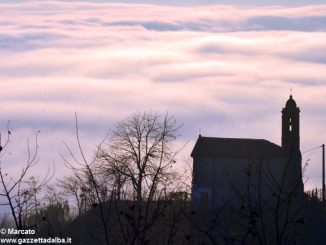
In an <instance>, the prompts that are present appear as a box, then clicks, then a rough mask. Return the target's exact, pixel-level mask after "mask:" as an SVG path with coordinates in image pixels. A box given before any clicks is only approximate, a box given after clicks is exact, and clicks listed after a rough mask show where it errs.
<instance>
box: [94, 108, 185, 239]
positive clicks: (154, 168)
mask: <svg viewBox="0 0 326 245" xmlns="http://www.w3.org/2000/svg"><path fill="white" fill-rule="evenodd" d="M180 127H181V125H178V124H177V122H176V119H175V118H174V117H173V116H170V115H169V114H168V113H166V114H165V115H161V114H158V113H153V112H143V113H135V114H132V115H131V116H129V117H128V118H126V119H125V120H123V121H120V122H119V123H117V124H116V125H115V128H114V130H113V131H112V134H111V136H110V137H108V139H107V140H106V141H105V142H104V143H103V144H101V145H100V147H99V150H98V153H97V167H98V171H99V172H101V173H104V174H106V175H107V176H109V177H110V178H111V179H112V180H113V182H114V183H115V184H116V186H115V188H116V192H117V193H118V197H120V195H121V190H122V188H123V187H125V189H126V190H130V191H131V192H132V193H133V197H134V200H135V206H134V204H132V205H131V206H130V207H129V211H128V212H122V213H123V214H124V215H125V216H126V220H127V226H125V228H124V224H121V228H122V229H125V231H124V230H122V233H123V234H125V240H126V242H128V243H130V244H136V243H138V244H144V243H146V242H148V240H147V231H148V229H149V228H150V227H151V226H152V225H153V224H154V223H155V221H156V220H157V218H158V216H159V215H160V214H161V212H162V208H163V206H164V205H163V206H162V202H161V198H162V197H163V196H164V194H166V191H167V190H168V188H170V187H173V181H175V179H176V173H175V172H174V171H173V170H171V168H172V166H173V164H174V163H175V162H176V160H175V158H176V155H177V153H178V152H179V151H180V150H174V148H173V143H174V142H175V140H176V139H177V136H178V130H179V129H180Z"/></svg>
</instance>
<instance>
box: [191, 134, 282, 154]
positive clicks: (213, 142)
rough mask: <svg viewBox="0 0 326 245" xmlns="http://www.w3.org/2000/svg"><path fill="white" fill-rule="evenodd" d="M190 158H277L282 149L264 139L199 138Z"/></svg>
mask: <svg viewBox="0 0 326 245" xmlns="http://www.w3.org/2000/svg"><path fill="white" fill-rule="evenodd" d="M191 156H192V157H197V156H203V157H204V156H207V157H279V156H283V151H282V147H280V146H278V145H276V144H274V143H272V142H269V141H268V140H264V139H240V138H213V137H202V136H199V138H198V140H197V142H196V145H195V147H194V149H193V151H192V153H191Z"/></svg>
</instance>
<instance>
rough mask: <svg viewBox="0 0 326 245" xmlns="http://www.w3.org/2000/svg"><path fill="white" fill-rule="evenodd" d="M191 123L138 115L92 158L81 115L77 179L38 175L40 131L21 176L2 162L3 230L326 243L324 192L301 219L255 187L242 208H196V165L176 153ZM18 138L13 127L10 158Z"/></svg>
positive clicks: (130, 238)
mask: <svg viewBox="0 0 326 245" xmlns="http://www.w3.org/2000/svg"><path fill="white" fill-rule="evenodd" d="M181 126H182V125H180V124H178V123H177V121H176V120H175V118H174V117H173V116H170V115H168V114H164V115H162V114H158V113H153V112H144V113H135V114H133V115H131V116H130V117H128V118H126V119H125V120H123V121H121V122H118V123H117V124H115V126H114V128H113V129H112V130H111V132H110V134H109V136H108V137H106V138H105V139H104V140H103V141H102V142H101V143H100V144H99V145H98V147H97V149H96V152H95V153H94V156H93V157H92V158H90V156H85V154H84V150H83V145H82V139H80V138H79V128H78V122H77V117H76V146H77V148H76V147H74V149H78V150H77V151H73V150H72V146H69V145H66V148H67V153H68V154H66V155H67V156H64V155H63V156H62V158H63V161H64V163H65V165H66V167H67V175H66V176H65V177H63V178H61V179H59V180H58V181H57V183H54V184H53V183H52V184H50V180H51V176H52V175H53V173H50V171H49V173H47V174H45V175H44V178H43V179H39V178H36V177H33V176H32V175H31V173H33V171H34V170H33V169H35V168H37V165H36V164H37V154H38V145H37V144H38V143H37V135H36V138H35V141H33V142H31V143H29V142H28V154H27V160H26V162H25V164H24V166H23V167H22V169H21V172H20V173H19V174H18V175H17V176H15V177H14V176H9V175H8V174H7V172H6V169H5V166H6V165H3V166H2V165H1V168H0V181H1V182H0V187H1V188H0V195H1V205H2V207H3V209H5V210H9V212H6V214H5V215H2V216H1V220H0V222H1V227H0V228H14V229H17V230H28V229H32V230H35V231H36V233H35V234H28V235H25V234H16V235H8V234H2V235H1V237H2V238H5V237H17V238H26V237H37V238H38V237H42V238H48V237H60V238H67V237H70V238H71V239H72V243H73V244H130V245H131V244H157V245H159V244H162V245H163V244H167V245H170V244H244V245H246V244H248V245H252V244H253V245H254V244H278V245H281V244H282V245H283V244H324V241H326V204H325V203H323V202H322V201H321V198H320V193H319V191H318V190H314V191H310V192H308V193H306V194H305V196H304V201H303V202H302V203H301V204H300V205H301V206H300V207H299V209H300V210H302V211H300V212H301V213H303V216H302V217H300V218H299V219H290V218H289V219H287V218H284V213H282V212H281V211H280V210H282V209H281V208H280V209H278V210H276V209H273V208H269V209H268V208H265V205H266V204H264V203H263V202H262V201H263V200H261V199H257V196H256V195H253V196H251V194H250V192H248V193H239V196H246V199H245V200H244V202H243V204H242V205H241V207H240V208H237V209H234V208H232V207H231V206H232V205H229V203H228V202H226V203H225V205H223V206H221V207H219V208H218V209H208V208H205V206H202V207H201V208H196V209H195V208H194V207H192V202H191V181H192V170H191V167H189V169H188V168H186V169H185V168H184V167H183V168H181V167H177V165H179V166H186V164H185V163H182V164H179V163H178V164H177V158H176V157H177V155H178V153H179V152H180V151H181V150H182V148H183V147H182V146H181V148H180V146H179V147H178V146H177V144H176V140H177V138H178V136H179V133H180V132H179V131H180V128H181ZM10 136H11V132H10V130H9V128H8V133H7V137H6V139H2V140H3V144H2V146H1V151H0V154H1V157H3V155H4V154H6V147H7V146H8V144H9V143H10ZM89 159H91V160H89ZM1 164H4V163H1ZM280 190H281V188H280ZM244 194H248V195H244ZM281 194H282V193H277V192H276V193H275V195H276V196H279V197H280V200H281V198H282V200H281V201H280V202H279V203H280V206H281V205H283V204H284V205H286V207H288V206H291V205H296V204H293V203H291V201H290V199H289V198H287V197H282V195H281ZM280 220H281V221H280ZM295 242H296V243H295Z"/></svg>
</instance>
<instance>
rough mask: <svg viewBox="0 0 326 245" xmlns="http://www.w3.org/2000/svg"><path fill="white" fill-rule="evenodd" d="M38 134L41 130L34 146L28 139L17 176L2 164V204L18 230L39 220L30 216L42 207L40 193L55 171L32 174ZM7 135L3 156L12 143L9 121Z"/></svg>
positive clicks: (0, 180) (0, 194) (1, 149)
mask: <svg viewBox="0 0 326 245" xmlns="http://www.w3.org/2000/svg"><path fill="white" fill-rule="evenodd" d="M38 134H39V132H37V133H36V135H35V140H34V145H33V146H31V145H30V141H29V139H28V140H27V159H26V162H25V163H24V164H23V167H22V168H21V171H20V174H19V175H18V176H17V177H13V176H10V175H8V172H7V171H6V170H5V168H4V164H5V163H3V162H1V166H0V187H1V190H0V196H1V197H2V198H1V203H0V205H1V206H6V207H8V208H9V210H10V214H11V218H12V219H13V221H14V223H15V226H16V228H17V229H18V230H22V229H27V228H31V227H33V226H35V225H37V222H39V221H38V220H34V221H32V220H31V219H30V217H32V216H33V215H34V214H36V213H37V212H38V210H39V208H40V207H39V206H40V202H39V198H38V194H40V192H41V189H42V188H43V187H44V186H45V185H46V184H47V183H48V181H49V180H50V179H51V178H52V176H53V173H54V171H53V172H52V173H51V171H50V169H48V173H47V174H46V175H45V176H44V177H43V178H42V179H40V178H37V177H35V176H32V175H31V171H32V168H33V167H34V166H35V164H36V163H37V162H38V143H37V142H38V141H37V139H38ZM6 136H7V137H6V140H5V142H4V144H3V145H0V151H1V153H0V154H1V155H0V157H1V158H3V156H4V154H6V148H7V147H8V145H9V143H10V137H11V131H10V130H9V123H8V126H7V134H6ZM0 144H1V135H0Z"/></svg>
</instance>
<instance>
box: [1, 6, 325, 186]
mask: <svg viewBox="0 0 326 245" xmlns="http://www.w3.org/2000/svg"><path fill="white" fill-rule="evenodd" d="M0 8H1V11H2V14H1V16H0V26H1V29H0V54H1V56H2V57H3V58H2V59H1V60H0V84H1V86H2V89H1V91H0V102H1V104H2V110H1V111H0V115H1V118H3V120H5V121H6V120H7V119H14V121H15V122H13V124H14V125H17V127H16V130H18V132H26V131H24V130H27V131H28V132H30V131H29V130H31V128H32V129H33V130H37V128H38V127H40V128H41V130H42V131H45V132H46V133H45V135H46V138H47V139H50V140H49V142H50V141H51V143H50V144H49V145H48V146H47V145H46V143H44V144H45V146H44V149H45V152H48V151H49V150H52V149H54V148H56V147H55V145H61V142H58V141H60V140H58V135H60V137H59V138H61V137H62V138H64V137H66V136H65V134H67V135H68V134H69V133H71V130H72V131H73V115H74V112H77V113H78V114H79V115H80V118H81V123H82V122H83V120H84V122H85V124H86V125H87V126H85V137H87V138H89V140H88V141H87V146H89V147H90V148H91V146H92V145H94V144H96V143H98V140H99V139H101V138H102V137H103V136H104V135H102V134H105V133H106V132H107V131H108V129H109V128H110V126H111V125H112V123H113V122H115V121H117V120H120V119H122V118H123V117H125V116H127V115H128V114H130V113H132V112H134V111H137V110H145V109H152V110H159V111H161V112H165V111H167V110H169V111H170V112H171V113H172V114H174V115H175V116H176V117H177V118H179V120H180V121H183V120H184V123H185V132H184V133H183V138H182V139H181V141H185V140H191V142H192V143H193V142H194V140H195V137H196V135H197V132H198V129H199V128H202V130H203V132H204V133H205V134H206V135H207V136H208V135H210V136H225V137H228V136H232V137H259V138H266V139H269V140H271V141H273V142H276V143H279V141H280V110H281V108H282V107H283V106H284V103H285V101H286V99H287V97H288V95H289V88H290V87H291V86H292V87H293V88H294V96H295V99H297V102H298V105H299V106H300V107H301V108H302V131H301V132H302V136H301V138H302V139H303V140H302V149H307V148H309V147H310V146H315V145H318V144H321V143H322V141H323V139H324V137H323V135H324V133H325V129H323V127H324V126H323V125H324V124H323V122H324V121H325V119H326V118H325V115H326V113H325V109H324V108H326V102H325V100H324V95H325V93H326V86H325V81H326V72H325V71H326V67H325V66H326V55H324V52H322V51H323V50H324V49H325V43H326V32H325V30H323V29H322V26H323V24H322V23H319V22H318V21H317V22H313V27H314V28H315V29H318V31H307V27H302V30H301V29H300V28H301V26H300V25H299V26H294V27H295V28H294V27H293V26H291V25H289V26H288V29H287V30H277V28H273V27H270V26H268V25H262V23H260V22H259V20H256V19H255V18H260V17H264V18H265V17H268V18H270V17H271V18H275V20H279V19H280V18H281V19H284V18H291V19H292V20H294V21H296V20H298V21H299V22H298V23H302V22H300V21H301V19H302V18H308V19H309V18H311V19H312V20H316V19H315V18H321V17H326V5H319V6H304V7H297V8H287V7H275V6H274V7H257V8H252V7H242V8H238V7H233V6H206V7H169V6H154V5H143V4H91V3H73V4H72V3H63V2H41V3H40V2H29V3H21V4H13V5H9V4H1V5H0ZM248 20H255V21H256V22H254V23H251V22H250V23H249V22H248ZM285 20H286V19H285ZM286 23H287V22H286ZM256 24H257V25H259V26H263V27H264V28H262V29H260V31H257V29H256V26H255V25H256ZM269 28H270V29H269ZM291 28H292V29H291ZM316 108H318V113H316V112H315V111H316ZM70 122H71V123H70ZM312 124H313V128H312V127H311V128H310V127H309V125H312ZM92 125H96V126H92ZM95 128H96V129H95ZM96 130H97V131H96ZM58 132H60V133H58ZM72 133H73V132H72ZM22 134H23V135H26V133H22ZM69 137H70V136H68V138H69ZM44 142H45V141H44ZM190 148H191V147H190ZM190 148H189V149H190ZM58 149H61V148H60V146H58ZM187 149H188V148H187ZM189 149H188V150H187V152H184V153H183V154H184V155H189V151H190V150H189ZM58 151H59V150H58ZM45 155H46V154H45ZM55 155H56V154H52V153H51V154H49V156H51V157H52V158H56V162H58V164H59V166H61V165H60V159H58V158H57V157H58V154H57V155H56V156H55ZM45 159H46V160H45V161H50V162H52V160H51V159H47V158H46V157H45ZM61 167H62V166H61ZM309 171H310V172H309ZM309 171H308V173H309V174H310V175H313V174H315V173H317V172H318V169H317V167H311V169H310V170H309ZM311 186H312V185H311Z"/></svg>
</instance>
